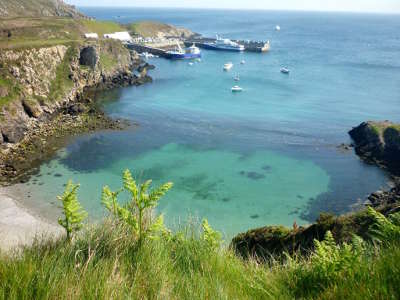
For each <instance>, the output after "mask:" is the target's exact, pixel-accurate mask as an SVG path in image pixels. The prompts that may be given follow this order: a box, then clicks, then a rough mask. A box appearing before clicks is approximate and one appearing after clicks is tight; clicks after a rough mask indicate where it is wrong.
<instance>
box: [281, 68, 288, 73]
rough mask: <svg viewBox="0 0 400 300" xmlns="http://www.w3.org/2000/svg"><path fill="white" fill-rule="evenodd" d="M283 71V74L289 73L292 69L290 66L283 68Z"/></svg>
mask: <svg viewBox="0 0 400 300" xmlns="http://www.w3.org/2000/svg"><path fill="white" fill-rule="evenodd" d="M281 73H283V74H289V73H290V70H289V69H288V68H281Z"/></svg>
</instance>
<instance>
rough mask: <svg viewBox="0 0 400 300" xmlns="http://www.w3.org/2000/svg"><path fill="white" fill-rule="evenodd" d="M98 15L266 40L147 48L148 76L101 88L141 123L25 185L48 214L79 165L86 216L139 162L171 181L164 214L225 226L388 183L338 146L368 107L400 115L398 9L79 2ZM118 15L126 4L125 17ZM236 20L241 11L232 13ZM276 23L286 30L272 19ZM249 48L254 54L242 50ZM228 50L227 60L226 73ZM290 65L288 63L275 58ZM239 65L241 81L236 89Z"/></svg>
mask: <svg viewBox="0 0 400 300" xmlns="http://www.w3.org/2000/svg"><path fill="white" fill-rule="evenodd" d="M85 13H87V14H89V15H92V16H96V17H98V18H102V19H118V20H120V21H123V22H125V21H126V22H128V21H132V20H137V19H157V20H160V21H166V22H169V23H173V24H177V25H181V26H187V27H189V28H193V29H194V30H196V31H198V32H200V33H204V34H207V35H212V34H214V33H220V34H224V35H225V36H228V37H233V38H251V39H263V40H265V39H269V40H270V41H271V45H272V50H271V52H270V53H267V54H254V53H242V54H239V53H224V52H213V51H204V52H203V54H204V55H203V59H202V61H201V62H196V63H195V64H194V65H193V66H190V65H188V63H187V62H171V61H167V60H163V59H153V60H151V63H153V64H155V65H156V66H157V68H156V70H154V71H152V74H151V75H152V76H153V78H154V82H153V83H152V84H149V85H146V86H141V87H129V88H123V89H118V90H113V91H109V92H105V93H102V94H101V95H100V96H99V99H98V101H99V104H100V105H102V107H103V108H104V109H105V111H106V112H107V113H108V114H110V115H111V116H113V117H119V118H126V119H130V120H133V121H134V122H137V123H138V124H139V126H138V127H132V128H130V129H128V130H125V131H123V132H99V133H96V134H92V135H86V136H81V137H78V138H76V139H74V140H73V141H71V143H70V144H69V145H68V146H67V147H66V148H65V149H62V150H61V151H60V152H59V153H58V155H57V156H56V157H55V158H54V159H53V160H51V161H49V162H48V163H46V164H43V166H42V167H41V169H40V170H39V173H38V174H37V175H36V176H33V177H32V178H31V180H30V181H29V182H28V183H27V184H25V185H23V186H19V187H18V188H21V189H23V190H24V191H26V190H28V192H29V193H30V195H31V197H30V199H31V200H27V203H28V204H29V205H31V206H34V207H39V209H40V210H41V211H42V212H43V211H45V212H46V213H47V214H48V215H50V216H54V215H55V214H56V212H57V209H56V203H55V195H57V194H60V193H61V192H62V189H63V184H65V182H66V181H67V180H68V179H70V178H73V179H74V180H75V181H76V182H80V183H81V190H80V198H81V201H82V203H83V205H84V206H85V208H86V209H87V210H88V211H89V213H90V215H91V216H92V217H93V218H95V219H98V218H99V217H101V216H102V215H103V214H104V211H103V210H102V208H101V205H100V200H99V198H100V191H101V187H102V186H103V185H105V184H108V185H110V186H111V187H112V188H118V187H119V186H120V178H121V173H122V171H123V170H124V169H125V168H129V169H131V170H132V171H133V172H134V173H135V175H136V176H137V177H138V178H140V179H143V180H144V179H147V178H152V179H153V180H154V182H155V184H159V183H162V182H166V181H173V182H174V183H175V186H174V188H173V190H172V191H171V192H170V193H169V194H168V196H167V197H166V198H165V199H163V200H162V202H161V205H160V208H159V211H160V212H163V213H165V214H166V220H167V223H168V225H169V226H171V227H173V226H175V225H176V224H178V223H179V222H184V221H185V220H187V218H188V217H189V216H194V217H197V218H202V217H207V218H208V219H209V221H210V223H211V224H212V225H213V226H214V227H216V228H217V229H219V230H222V231H224V232H225V234H226V235H227V236H228V237H230V236H232V235H233V234H235V233H237V232H240V231H244V230H247V229H249V228H251V227H256V226H262V225H265V224H283V225H289V226H290V225H291V224H292V223H293V221H296V222H297V223H298V224H305V223H308V222H311V221H313V220H315V218H316V216H317V215H318V213H319V212H321V211H332V212H335V213H342V212H345V211H349V210H350V209H351V207H352V205H353V204H354V203H355V202H357V200H358V199H364V198H365V197H366V195H368V193H370V192H372V191H374V190H376V189H378V188H380V187H381V186H385V185H386V181H387V177H386V174H384V173H383V172H382V171H381V170H379V169H377V168H375V167H373V166H368V165H365V164H363V163H362V162H360V161H359V160H358V158H357V157H356V156H355V155H354V154H353V153H352V152H351V151H350V152H342V151H340V150H338V149H337V145H339V144H340V143H343V142H349V138H348V136H347V131H348V130H349V129H351V127H352V126H355V125H357V124H358V123H360V122H362V121H364V120H367V119H378V120H380V119H391V120H393V121H400V120H399V113H400V106H399V101H400V84H399V83H400V82H399V81H400V60H399V58H400V57H399V53H400V39H399V36H398V32H399V29H400V20H399V18H395V17H394V16H390V15H386V16H383V15H382V16H380V15H351V14H321V13H290V12H252V11H247V12H238V11H229V12H222V11H201V10H200V11H196V10H158V9H135V10H129V9H124V10H118V9H115V10H114V9H111V10H110V9H109V10H104V9H85ZM117 16H120V17H118V18H117ZM237 20H240V21H237ZM276 24H280V26H281V28H282V31H281V32H279V33H277V32H274V31H273V28H274V26H275V25H276ZM241 60H245V61H246V64H244V65H241V64H240V63H239V62H240V61H241ZM228 61H232V62H233V63H234V67H233V69H232V71H231V72H223V71H222V66H223V64H224V63H226V62H228ZM283 65H286V66H288V67H289V68H290V69H291V71H292V72H291V74H290V75H289V76H285V75H283V74H281V73H280V72H279V69H280V67H281V66H283ZM235 74H240V77H241V80H240V82H239V84H240V86H242V87H243V89H244V91H243V92H242V93H240V94H232V93H231V91H230V88H231V87H232V86H233V85H234V84H235V82H234V81H233V77H234V76H235Z"/></svg>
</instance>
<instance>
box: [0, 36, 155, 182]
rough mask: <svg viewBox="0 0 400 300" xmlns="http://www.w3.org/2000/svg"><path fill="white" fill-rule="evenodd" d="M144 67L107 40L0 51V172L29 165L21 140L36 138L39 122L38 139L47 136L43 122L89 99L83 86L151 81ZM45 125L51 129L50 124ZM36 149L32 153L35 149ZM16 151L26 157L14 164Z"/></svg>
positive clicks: (79, 109)
mask: <svg viewBox="0 0 400 300" xmlns="http://www.w3.org/2000/svg"><path fill="white" fill-rule="evenodd" d="M148 68H149V66H148V65H146V64H143V63H142V62H141V60H140V59H139V58H138V56H137V55H136V54H133V53H131V52H130V51H128V50H127V49H126V48H125V47H124V46H123V45H122V44H121V43H119V42H116V41H111V40H106V41H97V42H90V43H72V44H69V45H57V46H52V47H42V48H29V49H18V50H14V49H11V50H5V51H2V52H0V73H1V79H0V146H1V149H2V150H1V155H0V169H1V174H2V175H4V174H6V175H7V176H8V175H9V174H15V175H18V173H19V169H21V171H24V169H26V168H28V167H29V163H28V162H26V159H23V156H24V153H23V152H21V148H24V147H22V146H21V144H24V143H25V144H27V143H28V144H32V137H36V138H39V139H40V135H38V130H39V128H41V131H40V132H41V136H42V139H43V135H45V136H46V137H48V136H49V134H48V133H46V132H43V128H45V127H44V126H43V124H45V123H49V122H52V121H53V120H54V119H55V118H56V117H57V116H58V115H59V114H60V113H63V114H67V115H71V114H72V115H73V114H79V113H81V112H84V111H86V110H87V106H86V104H87V103H88V102H90V101H91V100H90V99H87V97H84V96H83V95H84V92H85V91H86V90H88V89H90V88H95V89H105V88H113V87H119V86H125V85H132V84H136V85H139V84H143V83H145V82H148V81H151V78H150V77H149V76H148V75H147V69H148ZM136 73H137V75H136ZM65 120H69V119H65ZM59 121H60V122H61V121H62V120H59ZM75 122H76V121H75ZM64 125H65V124H64ZM72 125H74V126H75V124H72ZM46 130H47V132H54V130H53V129H52V128H51V127H48V128H47V129H46ZM34 145H37V143H36V142H34ZM15 149H19V150H18V151H16V150H15ZM36 150H38V151H31V153H32V155H34V156H35V155H39V154H40V152H41V151H40V149H36ZM15 152H18V155H17V160H24V161H25V162H26V163H24V164H22V165H21V164H20V163H18V164H16V163H15V160H13V159H12V158H13V154H15ZM31 159H33V158H32V157H31ZM28 161H29V160H28ZM4 170H8V171H7V172H5V171H4ZM10 172H11V173H10Z"/></svg>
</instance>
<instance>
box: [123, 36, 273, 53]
mask: <svg viewBox="0 0 400 300" xmlns="http://www.w3.org/2000/svg"><path fill="white" fill-rule="evenodd" d="M219 40H222V41H226V42H227V43H232V44H234V45H237V47H236V49H235V48H231V49H229V48H226V47H215V46H212V45H216V43H218V41H219ZM177 45H178V48H181V45H182V46H184V47H188V48H190V47H192V46H196V47H198V48H202V49H208V50H221V51H245V52H256V53H266V52H268V51H270V49H271V45H270V42H269V41H251V40H229V39H218V37H217V38H207V37H197V36H196V37H194V38H188V39H180V40H177V39H174V40H170V39H166V40H165V41H164V42H159V41H158V42H157V43H153V42H152V41H151V40H150V41H148V42H138V41H136V40H134V41H132V42H127V43H126V47H127V48H128V49H130V50H134V51H136V52H138V53H139V54H142V53H145V54H152V55H155V56H159V57H163V58H167V59H174V55H172V53H171V52H172V51H174V50H177V49H176V48H177ZM178 50H179V49H178ZM179 51H183V50H182V49H180V50H179ZM187 58H190V56H189V57H187ZM182 59H183V58H182Z"/></svg>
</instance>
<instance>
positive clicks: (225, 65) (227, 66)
mask: <svg viewBox="0 0 400 300" xmlns="http://www.w3.org/2000/svg"><path fill="white" fill-rule="evenodd" d="M232 68H233V63H231V62H228V63H226V64H224V71H229V70H230V69H232Z"/></svg>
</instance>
